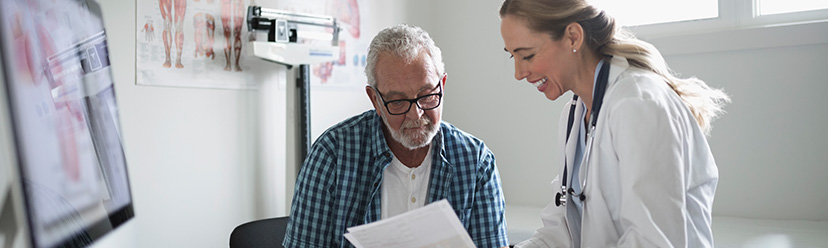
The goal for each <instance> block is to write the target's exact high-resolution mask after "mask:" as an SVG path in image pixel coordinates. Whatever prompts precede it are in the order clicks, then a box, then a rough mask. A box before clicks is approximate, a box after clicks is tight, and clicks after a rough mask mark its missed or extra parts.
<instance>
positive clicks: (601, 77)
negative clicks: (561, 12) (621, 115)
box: [555, 61, 610, 207]
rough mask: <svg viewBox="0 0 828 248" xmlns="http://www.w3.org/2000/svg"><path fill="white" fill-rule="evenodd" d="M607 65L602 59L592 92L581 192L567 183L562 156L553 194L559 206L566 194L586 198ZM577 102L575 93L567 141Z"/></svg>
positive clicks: (604, 89) (567, 136)
mask: <svg viewBox="0 0 828 248" xmlns="http://www.w3.org/2000/svg"><path fill="white" fill-rule="evenodd" d="M609 67H610V63H609V61H604V64H603V65H601V70H600V71H599V73H598V80H597V82H596V85H595V92H594V93H593V94H594V101H593V104H592V115H591V117H590V119H589V120H590V125H589V128H588V129H587V143H586V147H585V148H586V149H585V151H584V154H583V157H581V163H580V167H581V170H583V172H584V175H585V176H584V180H583V182H581V192H580V193H577V192H575V190H574V189H573V188H572V187H571V186H572V185H571V182H569V183H567V181H568V179H569V178H568V176H567V170H568V168H567V167H568V166H567V165H566V159H565V158H564V170H563V179H562V181H561V182H562V184H561V192H558V193H557V194H556V196H555V204H556V205H557V206H559V207H560V206H561V205H564V206H566V202H567V197H566V195H567V194H568V195H571V196H573V197H578V199H580V200H581V202H583V201H585V200H586V195H585V194H584V192H586V186H587V177H586V175H587V174H588V173H589V171H588V167H589V159H590V154H591V153H592V147H593V142H594V140H595V126H597V124H598V113H599V112H600V111H601V105H603V101H604V93H605V92H606V88H607V81H608V79H609ZM577 103H578V96H577V95H575V96H573V97H572V106H571V107H570V109H569V119H568V120H567V126H566V140H567V142H568V141H569V136H570V134H571V133H572V125H573V123H574V122H575V107H576V105H577ZM576 176H578V177H579V175H572V177H576ZM579 178H580V177H579Z"/></svg>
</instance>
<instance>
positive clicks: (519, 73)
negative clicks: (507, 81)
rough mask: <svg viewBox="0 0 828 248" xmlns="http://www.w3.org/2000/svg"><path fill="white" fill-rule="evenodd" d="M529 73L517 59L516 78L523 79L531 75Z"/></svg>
mask: <svg viewBox="0 0 828 248" xmlns="http://www.w3.org/2000/svg"><path fill="white" fill-rule="evenodd" d="M528 74H529V73H528V72H527V71H524V70H523V69H522V67H521V66H520V64H519V63H518V62H517V61H515V79H517V80H518V81H520V80H523V79H524V78H526V77H527V76H529V75H528Z"/></svg>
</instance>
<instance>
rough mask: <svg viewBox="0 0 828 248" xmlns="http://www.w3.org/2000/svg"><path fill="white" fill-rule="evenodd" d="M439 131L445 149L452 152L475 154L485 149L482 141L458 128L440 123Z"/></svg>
mask: <svg viewBox="0 0 828 248" xmlns="http://www.w3.org/2000/svg"><path fill="white" fill-rule="evenodd" d="M440 129H441V131H442V133H443V144H444V147H445V149H446V150H447V151H448V150H452V151H457V150H460V151H474V152H477V151H478V150H480V149H483V148H484V147H485V144H484V143H483V140H481V139H479V138H477V137H475V136H474V135H472V134H471V133H468V132H466V131H463V130H462V129H460V128H457V127H456V126H454V125H452V124H451V123H448V122H446V121H442V122H441V123H440Z"/></svg>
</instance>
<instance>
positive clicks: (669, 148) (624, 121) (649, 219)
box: [517, 56, 719, 247]
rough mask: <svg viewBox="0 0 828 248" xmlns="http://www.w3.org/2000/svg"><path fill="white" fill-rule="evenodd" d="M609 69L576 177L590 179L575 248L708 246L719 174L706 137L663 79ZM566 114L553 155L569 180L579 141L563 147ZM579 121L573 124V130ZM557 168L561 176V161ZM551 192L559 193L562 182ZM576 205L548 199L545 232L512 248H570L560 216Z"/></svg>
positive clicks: (622, 67)
mask: <svg viewBox="0 0 828 248" xmlns="http://www.w3.org/2000/svg"><path fill="white" fill-rule="evenodd" d="M610 63H611V67H610V71H609V78H608V80H607V82H608V88H607V91H606V95H605V97H604V103H603V106H602V108H601V112H600V114H599V116H598V124H597V126H596V131H595V135H596V137H595V141H594V143H595V144H594V147H593V150H592V154H591V155H590V156H591V158H590V160H589V165H588V167H586V168H585V167H583V166H582V167H581V170H580V175H579V179H580V180H579V182H583V181H584V179H586V180H588V181H587V185H586V190H585V193H586V200H585V201H584V209H583V216H582V223H581V225H582V228H581V239H580V240H581V247H712V246H713V233H712V231H711V229H710V228H711V227H710V226H711V210H712V207H713V196H714V193H715V191H716V184H717V183H718V178H719V173H718V169H717V168H716V163H715V161H714V159H713V155H712V153H711V152H710V148H709V146H708V144H707V139H706V138H705V135H704V134H703V132H702V130H701V129H700V128H699V125H698V124H697V123H696V121H695V119H694V118H693V115H692V114H691V113H690V110H689V109H688V108H687V107H686V106H685V105H684V103H682V101H681V99H680V98H679V97H678V95H677V94H676V93H674V91H673V90H672V89H671V88H670V87H669V86H668V85H667V84H666V83H665V82H664V80H663V79H662V78H660V77H659V76H658V75H656V74H655V73H652V72H648V71H645V70H641V69H638V68H634V67H630V66H629V64H628V62H627V59H626V58H623V57H620V56H615V57H613V58H612V59H611V62H610ZM578 101H579V102H578V105H577V106H581V102H580V100H578ZM569 108H570V105H569V104H567V105H566V106H565V107H564V110H563V113H562V114H561V118H560V122H559V131H558V137H561V139H560V141H559V142H558V143H559V145H560V147H559V149H558V151H560V152H564V153H565V154H566V157H565V159H566V160H567V162H568V164H569V166H568V170H569V172H567V174H568V175H572V167H573V166H572V164H573V160H574V154H575V147H576V144H577V140H576V139H577V138H578V135H576V132H573V134H572V135H570V138H569V142H568V143H566V144H565V143H564V140H563V139H564V138H565V137H566V124H567V120H568V116H569ZM577 111H578V112H576V113H575V116H581V112H582V111H584V109H583V107H579V108H577ZM582 122H583V119H580V118H577V117H576V118H575V121H574V123H573V128H572V129H573V131H577V130H578V127H579V126H578V125H583V124H582ZM561 157H563V156H561ZM558 164H559V166H560V167H558V168H559V169H558V171H560V170H562V168H563V164H564V161H563V160H561V161H559V162H558ZM560 176H563V175H560ZM551 187H552V188H553V189H554V190H555V191H554V192H559V191H560V188H561V180H556V181H553V183H552V185H551ZM569 198H570V199H571V198H572V196H569ZM574 205H575V204H572V203H570V204H567V207H557V206H555V203H554V199H552V202H551V203H550V204H549V205H548V206H547V207H546V208H545V209H544V210H543V212H542V213H541V218H542V219H543V227H541V228H539V229H538V230H537V231H536V232H535V234H534V235H533V236H532V238H530V239H529V240H526V241H524V242H521V243H520V244H518V246H517V247H571V246H573V245H572V242H571V236H570V232H569V230H568V228H567V226H568V221H569V220H567V217H566V213H565V211H575V209H574Z"/></svg>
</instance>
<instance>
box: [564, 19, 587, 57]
mask: <svg viewBox="0 0 828 248" xmlns="http://www.w3.org/2000/svg"><path fill="white" fill-rule="evenodd" d="M564 39H566V40H567V41H568V43H569V45H570V46H571V47H572V49H573V50H576V51H577V50H581V47H582V46H583V44H584V28H583V27H582V26H581V24H579V23H577V22H572V23H570V24H569V25H566V31H565V32H564Z"/></svg>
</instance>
